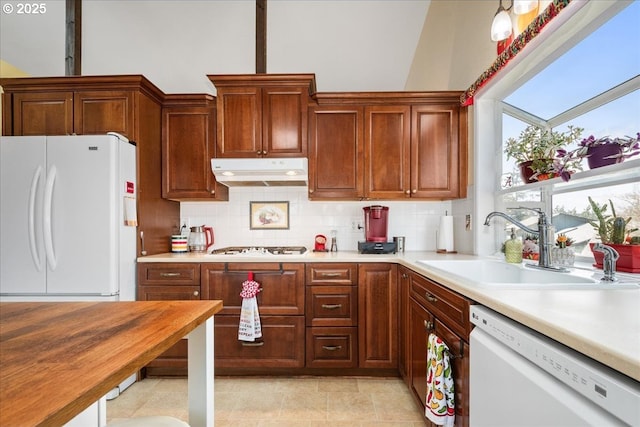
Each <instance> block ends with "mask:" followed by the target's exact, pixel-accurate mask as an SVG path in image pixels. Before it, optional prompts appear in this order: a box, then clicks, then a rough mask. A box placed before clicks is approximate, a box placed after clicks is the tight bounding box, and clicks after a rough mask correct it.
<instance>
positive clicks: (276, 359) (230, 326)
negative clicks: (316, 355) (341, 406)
mask: <svg viewBox="0 0 640 427" xmlns="http://www.w3.org/2000/svg"><path fill="white" fill-rule="evenodd" d="M239 322H240V316H225V315H222V316H216V317H215V321H214V324H215V326H214V329H215V331H214V342H215V344H214V345H215V350H214V354H215V356H214V360H215V367H216V369H218V368H302V367H304V362H305V357H304V334H305V328H304V316H262V315H261V316H260V323H261V325H262V338H261V339H260V340H259V341H258V342H242V341H238V324H239ZM218 372H219V371H218Z"/></svg>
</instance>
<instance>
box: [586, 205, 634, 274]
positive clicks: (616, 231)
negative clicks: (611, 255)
mask: <svg viewBox="0 0 640 427" xmlns="http://www.w3.org/2000/svg"><path fill="white" fill-rule="evenodd" d="M589 204H590V205H591V209H592V210H593V213H594V214H595V216H596V219H595V220H589V224H591V225H592V226H593V228H594V230H595V231H596V233H598V237H599V238H600V241H601V242H602V243H604V244H606V245H608V246H611V247H612V248H614V249H615V250H616V251H617V252H618V254H619V255H620V258H619V259H618V261H617V264H616V268H617V270H619V271H626V272H629V273H640V244H637V243H636V242H638V239H635V238H632V237H631V236H630V234H631V233H633V232H635V231H637V230H638V229H637V228H632V229H629V230H627V226H628V224H629V222H630V221H631V218H626V219H625V218H622V217H619V216H617V215H616V211H615V208H614V206H613V202H612V201H611V200H609V204H608V205H607V204H604V205H602V206H599V205H598V204H597V203H596V202H594V201H593V199H592V198H591V197H589ZM609 206H610V207H611V215H609V214H607V208H608V207H609ZM634 243H635V244H634ZM589 246H590V247H591V252H593V256H594V258H595V260H596V264H595V266H596V267H597V268H602V258H603V254H602V253H601V252H595V251H593V246H594V243H589Z"/></svg>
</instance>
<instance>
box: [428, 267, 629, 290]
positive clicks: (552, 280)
mask: <svg viewBox="0 0 640 427" xmlns="http://www.w3.org/2000/svg"><path fill="white" fill-rule="evenodd" d="M418 263H420V264H422V265H424V266H426V267H429V268H430V269H434V270H439V271H441V272H444V273H446V274H447V275H449V276H451V277H452V278H458V279H463V280H465V281H468V282H472V283H474V284H476V285H478V286H482V287H492V288H509V289H640V283H638V282H637V281H632V280H626V279H621V280H620V281H618V282H613V283H609V282H602V281H601V280H600V277H602V274H599V276H598V274H594V273H593V272H592V271H588V270H579V269H571V271H570V272H568V273H562V272H556V271H546V270H537V269H534V268H531V267H526V266H525V265H524V264H508V263H506V262H504V261H498V260H419V261H418Z"/></svg>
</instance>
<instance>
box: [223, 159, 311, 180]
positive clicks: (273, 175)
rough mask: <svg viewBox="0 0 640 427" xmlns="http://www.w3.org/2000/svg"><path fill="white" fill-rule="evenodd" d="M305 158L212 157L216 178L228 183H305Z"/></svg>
mask: <svg viewBox="0 0 640 427" xmlns="http://www.w3.org/2000/svg"><path fill="white" fill-rule="evenodd" d="M307 164H308V161H307V159H306V158H300V157H295V158H292V157H287V158H275V157H274V158H260V159H218V158H215V159H211V170H212V171H213V174H214V175H215V177H216V181H218V182H219V183H220V184H224V185H226V186H227V187H305V186H306V185H307V181H308V175H309V173H308V166H307Z"/></svg>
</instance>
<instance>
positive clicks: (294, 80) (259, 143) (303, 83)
mask: <svg viewBox="0 0 640 427" xmlns="http://www.w3.org/2000/svg"><path fill="white" fill-rule="evenodd" d="M208 77H209V79H210V80H211V82H212V83H213V84H214V85H215V87H216V89H217V106H218V112H217V116H218V140H217V150H216V156H217V157H232V158H233V157H305V156H306V155H307V111H308V104H309V97H310V95H311V94H312V93H314V92H315V76H314V75H313V74H251V75H209V76H208Z"/></svg>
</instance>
